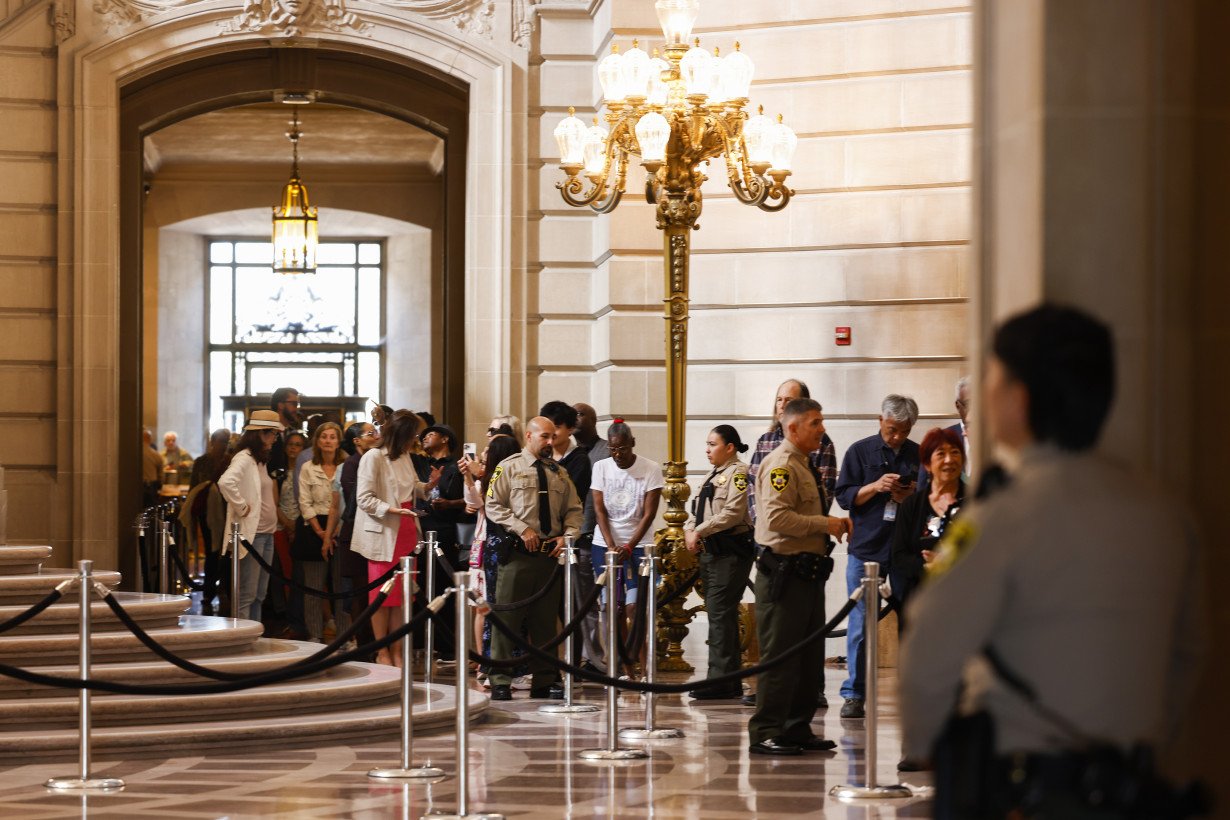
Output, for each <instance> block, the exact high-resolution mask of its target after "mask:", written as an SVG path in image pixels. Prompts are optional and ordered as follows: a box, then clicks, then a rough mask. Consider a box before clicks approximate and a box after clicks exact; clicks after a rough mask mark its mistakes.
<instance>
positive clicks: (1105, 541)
mask: <svg viewBox="0 0 1230 820" xmlns="http://www.w3.org/2000/svg"><path fill="white" fill-rule="evenodd" d="M983 388H984V391H983V392H984V395H983V402H985V404H984V405H983V408H984V410H983V412H984V415H983V423H984V424H985V426H986V429H987V431H988V433H989V435H990V436H991V437H992V439H993V440H994V441H995V442H996V444H998V445H999V447H1000V449H1001V451H1003V452H1006V453H1011V454H1012V455H1013V456H1014V457H1015V458H1014V460H1015V461H1017V465H1016V467H1015V468H1014V469H1013V471H1012V474H1011V477H1010V479H1009V483H1008V484H1007V485H1006V486H1005V487H1004V488H1003V489H1000V490H999V491H997V492H996V493H995V494H994V495H992V496H990V497H988V498H986V499H985V500H980V501H976V502H974V504H973V505H971V506H969V507H968V508H967V509H966V510H965V511H964V512H965V514H964V515H963V517H962V518H961V519H959V520H958V521H957V522H955V523H954V524H953V525H951V526H950V527H949V528H948V530H947V531H946V532H945V535H944V538H943V539H942V540H941V542H940V546H939V549H938V552H937V555H936V557H935V559H934V560H933V561H932V563H931V564H930V565H929V567H928V568H929V571H928V573H927V575H928V577H927V578H926V579H925V580H924V582H923V584H922V586H921V588H920V591H919V592H918V594H917V595H916V596H915V597H914V598H913V599H912V600H911V602H910V606H909V613H908V614H909V618H908V622H909V624H910V627H909V629H908V630H907V631H906V635H905V641H904V643H903V644H902V647H901V655H900V664H899V667H900V668H899V670H898V673H899V692H900V704H901V725H902V735H903V746H904V751H905V754H906V757H907V758H911V759H915V760H925V759H927V758H929V757H931V756H932V754H933V750H934V751H935V753H936V755H937V758H936V763H937V772H936V798H937V802H940V803H943V805H944V806H945V807H946V808H945V809H944V810H943V811H941V810H939V809H938V807H937V811H936V816H946V817H977V818H994V817H1004V816H1006V815H1009V814H1011V816H1014V817H1048V818H1050V817H1063V818H1094V817H1097V818H1104V817H1106V818H1108V817H1115V818H1118V817H1123V816H1128V815H1129V814H1130V816H1132V817H1162V816H1165V817H1180V816H1187V815H1186V814H1183V813H1182V812H1179V813H1176V812H1175V811H1174V801H1171V805H1170V806H1167V807H1165V810H1164V811H1163V810H1160V809H1159V810H1153V809H1151V808H1147V807H1146V808H1141V807H1139V806H1137V807H1127V806H1118V805H1115V803H1114V801H1115V800H1117V799H1119V797H1120V796H1121V795H1123V794H1126V793H1130V792H1131V791H1132V790H1130V789H1129V790H1120V789H1117V788H1110V789H1103V788H1101V786H1102V783H1101V779H1095V780H1090V778H1089V777H1087V774H1088V773H1089V772H1090V771H1092V768H1089V766H1088V764H1089V763H1090V760H1089V759H1088V756H1087V755H1086V754H1084V753H1083V750H1084V749H1085V748H1086V739H1092V740H1093V741H1102V742H1108V743H1110V744H1113V745H1116V746H1119V747H1120V748H1122V749H1125V750H1126V749H1127V748H1128V747H1129V746H1130V745H1132V744H1135V743H1140V742H1146V743H1150V744H1152V745H1154V746H1161V745H1163V744H1164V743H1165V742H1166V741H1167V740H1172V739H1173V730H1174V729H1175V728H1176V726H1177V725H1178V722H1179V721H1180V720H1181V719H1182V718H1183V712H1184V710H1185V708H1186V707H1187V705H1188V704H1189V703H1190V694H1191V692H1192V688H1193V685H1194V676H1195V671H1196V669H1197V663H1196V661H1197V660H1198V656H1199V633H1200V618H1199V617H1198V613H1197V607H1196V602H1195V601H1194V600H1193V596H1192V595H1191V594H1190V590H1187V589H1185V585H1188V584H1190V583H1191V581H1193V580H1195V579H1198V578H1199V571H1198V568H1197V550H1196V545H1195V544H1194V543H1193V539H1192V537H1191V530H1190V527H1187V526H1185V523H1184V520H1183V515H1182V514H1181V512H1180V510H1181V507H1180V506H1179V505H1177V504H1175V503H1173V502H1169V501H1167V500H1166V495H1165V493H1164V492H1163V491H1161V490H1160V488H1158V487H1156V486H1153V483H1152V482H1151V481H1150V480H1148V479H1145V478H1141V477H1139V476H1136V475H1134V474H1132V473H1131V472H1130V471H1128V470H1127V469H1125V468H1124V467H1122V466H1121V465H1119V464H1117V463H1115V462H1114V461H1111V460H1110V459H1107V458H1104V457H1102V456H1099V455H1096V454H1095V453H1094V452H1093V448H1094V445H1095V444H1096V442H1097V439H1098V436H1099V434H1100V432H1101V429H1102V425H1103V422H1104V421H1105V419H1106V415H1107V413H1108V411H1109V408H1110V404H1111V400H1112V397H1113V395H1114V351H1113V346H1112V342H1111V337H1110V333H1109V331H1108V330H1107V328H1106V327H1105V326H1104V325H1102V324H1100V323H1098V322H1097V321H1095V320H1094V319H1092V318H1090V317H1089V316H1087V315H1085V314H1083V313H1080V312H1078V311H1075V310H1072V309H1068V308H1057V307H1051V306H1044V307H1040V308H1037V309H1035V310H1033V311H1030V312H1029V313H1025V314H1022V315H1020V316H1017V317H1014V318H1013V319H1010V320H1009V321H1008V322H1007V323H1006V324H1004V325H1003V326H1002V327H1001V328H1000V329H999V330H998V331H997V333H996V335H995V338H994V341H993V345H992V351H991V356H990V357H989V359H988V363H987V369H986V374H985V378H984V384H983ZM1142 499H1147V500H1148V503H1141V502H1142ZM984 648H985V649H989V650H990V654H989V655H988V654H987V653H985V652H984ZM991 658H994V659H995V661H996V663H997V664H998V666H999V669H998V670H997V669H996V667H995V665H993V664H992V663H991V662H990V659H991ZM1004 671H1006V672H1007V673H1008V674H1007V676H1005V675H1004V674H1003V672H1004ZM1012 678H1015V679H1018V680H1019V681H1022V682H1024V683H1025V684H1027V685H1028V687H1030V688H1032V689H1033V690H1034V692H1035V695H1036V699H1037V704H1038V705H1032V704H1031V703H1030V701H1029V700H1028V699H1027V698H1026V697H1025V696H1024V695H1023V694H1022V693H1021V692H1019V691H1018V690H1016V689H1014V688H1013V687H1012V685H1011V684H1010V683H1009V681H1010V680H1011V679H1012ZM961 684H963V685H964V693H963V696H962V697H961V699H960V707H959V709H958V712H959V713H960V714H962V715H968V714H971V713H973V712H975V711H985V713H986V714H988V715H989V716H990V718H991V719H992V721H993V722H994V727H995V732H994V748H987V749H970V748H964V749H963V751H962V753H961V756H962V758H963V759H965V760H971V759H972V760H985V761H987V763H986V765H985V766H983V767H981V768H982V769H983V770H984V772H985V776H983V777H976V778H974V779H975V780H977V781H979V782H970V779H971V776H970V775H969V774H968V772H966V773H965V774H964V781H963V782H958V781H957V780H956V779H953V780H950V779H949V778H948V777H947V776H946V775H945V772H946V771H947V770H950V769H952V770H954V771H955V768H957V767H950V766H949V765H947V764H946V762H945V761H947V760H955V759H956V756H955V755H953V754H949V751H951V750H952V749H953V744H954V743H955V741H949V743H948V744H947V746H948V750H946V749H945V744H941V746H940V747H939V748H938V749H934V745H935V742H936V740H937V738H938V736H939V735H940V730H941V727H942V726H943V725H944V723H945V720H946V719H947V718H948V716H949V712H950V710H951V709H952V708H953V707H954V702H955V701H956V695H957V692H958V687H959V685H961ZM1039 705H1040V706H1041V707H1043V708H1045V709H1046V710H1049V711H1050V712H1052V713H1057V714H1058V715H1059V716H1060V720H1061V721H1062V722H1066V723H1067V724H1068V728H1065V727H1064V726H1063V725H1061V723H1060V722H1057V721H1055V720H1053V719H1048V718H1047V717H1046V716H1045V715H1044V714H1043V711H1042V709H1040V708H1039ZM975 734H977V736H980V737H988V736H989V735H988V734H987V733H966V735H965V736H966V737H971V736H974V735H975ZM957 736H958V733H953V734H950V735H949V737H950V738H956V737H957ZM957 745H961V746H963V747H968V746H970V745H971V744H970V743H968V742H966V743H960V744H957ZM972 745H977V744H972ZM959 768H962V769H965V768H968V767H964V766H963V767H959ZM1097 768H1098V770H1100V772H1101V773H1102V775H1103V776H1105V774H1106V773H1107V772H1108V771H1109V770H1110V769H1109V767H1108V766H1107V765H1106V761H1105V759H1104V758H1101V759H1099V762H1098V763H1097ZM958 774H960V773H958ZM1128 779H1129V780H1135V781H1137V782H1138V775H1137V774H1136V773H1135V772H1133V773H1131V774H1129V775H1128ZM1082 782H1084V783H1089V784H1090V787H1091V788H1092V789H1094V790H1096V791H1099V792H1101V793H1100V794H1098V795H1093V798H1094V800H1093V802H1097V801H1101V805H1098V806H1094V805H1092V804H1091V801H1090V800H1089V798H1090V796H1091V795H1089V794H1085V793H1082V787H1081V784H1082ZM1140 791H1141V793H1144V792H1147V791H1148V790H1147V789H1144V790H1140ZM987 795H989V804H988V803H987V802H982V798H983V797H985V796H987ZM1129 809H1132V810H1130V811H1129Z"/></svg>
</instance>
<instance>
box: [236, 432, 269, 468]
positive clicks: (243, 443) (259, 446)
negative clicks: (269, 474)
mask: <svg viewBox="0 0 1230 820" xmlns="http://www.w3.org/2000/svg"><path fill="white" fill-rule="evenodd" d="M262 432H264V431H263V430H245V431H244V434H243V435H242V436H240V437H239V442H238V443H237V444H236V445H235V452H236V453H238V452H239V451H240V450H247V451H248V452H250V453H251V454H252V458H254V459H255V460H256V463H257V464H264V463H265V462H266V461H268V460H269V449H270V448H268V447H266V446H265V442H264V441H262V440H261V433H262Z"/></svg>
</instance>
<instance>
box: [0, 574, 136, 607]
mask: <svg viewBox="0 0 1230 820" xmlns="http://www.w3.org/2000/svg"><path fill="white" fill-rule="evenodd" d="M76 577H77V572H76V571H75V570H71V569H44V570H42V571H41V572H39V573H38V574H37V575H0V606H20V605H21V604H26V605H29V604H36V603H38V602H39V601H41V600H42V599H43V598H45V597H46V596H47V593H48V592H51V590H52V589H54V588H55V586H56V584H58V583H60V582H61V581H63V580H64V579H65V578H76ZM93 577H94V580H95V581H100V582H102V583H104V584H106V585H107V586H108V587H110V588H111V589H115V588H116V587H117V586H119V584H120V578H121V575H120V574H119V573H118V572H114V571H112V570H100V571H98V572H95V573H94V575H93ZM77 586H78V585H76V584H74V585H73V586H71V587H69V588H68V589H66V590H65V591H64V597H63V598H61V599H60V600H61V601H75V600H77Z"/></svg>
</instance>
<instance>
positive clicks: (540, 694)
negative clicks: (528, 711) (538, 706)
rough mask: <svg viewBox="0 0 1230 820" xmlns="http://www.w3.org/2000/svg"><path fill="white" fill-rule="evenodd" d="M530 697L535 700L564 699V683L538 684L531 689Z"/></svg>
mask: <svg viewBox="0 0 1230 820" xmlns="http://www.w3.org/2000/svg"><path fill="white" fill-rule="evenodd" d="M530 697H531V698H534V699H535V700H563V699H564V685H563V684H561V683H553V684H551V685H550V686H537V687H535V688H533V689H531V690H530Z"/></svg>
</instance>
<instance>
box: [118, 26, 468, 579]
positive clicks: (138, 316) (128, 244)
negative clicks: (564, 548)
mask: <svg viewBox="0 0 1230 820" xmlns="http://www.w3.org/2000/svg"><path fill="white" fill-rule="evenodd" d="M288 93H290V94H295V93H309V94H311V95H312V96H313V97H314V98H315V99H316V100H317V101H318V102H321V103H328V104H332V105H341V106H347V107H350V108H355V109H364V110H367V111H371V112H375V113H378V114H383V115H385V116H388V117H392V118H394V119H398V120H402V121H405V122H408V123H411V124H413V125H415V126H416V127H418V128H421V129H423V130H425V131H428V132H429V133H431V134H433V135H435V136H437V137H439V138H440V139H441V140H442V141H443V145H444V160H443V170H442V172H441V177H442V179H441V190H442V196H441V200H440V201H441V209H442V214H441V218H440V220H439V222H440V224H441V226H442V228H441V231H440V234H441V236H440V250H441V256H442V259H441V265H440V269H441V270H440V273H441V276H440V281H439V294H438V297H437V299H436V300H435V303H434V305H433V314H434V318H435V321H433V323H432V334H433V337H434V338H433V341H434V342H435V344H433V345H432V348H433V357H432V371H433V373H435V374H436V375H437V376H438V381H439V384H440V386H441V390H440V391H439V405H438V407H437V408H433V409H434V410H436V411H437V412H438V413H440V414H441V415H442V417H444V418H457V419H462V418H464V417H465V407H464V401H465V394H464V377H465V372H466V364H465V362H466V351H465V334H464V327H465V271H466V259H465V256H466V244H465V240H466V234H465V217H466V198H465V192H466V166H467V156H466V154H467V135H468V119H469V115H470V99H469V87H468V85H467V84H466V83H464V82H463V81H461V80H458V79H456V78H452V77H449V76H446V75H444V74H443V73H441V72H439V71H436V70H434V69H432V68H430V67H429V66H426V65H424V64H422V63H418V62H416V61H413V60H410V59H407V58H399V57H396V56H391V55H387V54H385V55H373V54H367V53H359V52H354V51H342V50H337V49H330V48H268V47H259V48H243V49H240V50H232V51H228V52H223V53H216V54H210V55H208V56H203V57H198V58H195V59H190V60H186V61H183V62H177V63H175V64H173V65H169V66H166V67H163V68H160V69H158V70H156V71H154V72H152V73H149V74H146V75H144V76H142V77H140V78H139V79H134V80H133V81H131V82H128V83H126V84H123V85H121V87H120V89H119V97H120V99H119V149H120V248H119V251H120V252H119V264H120V268H119V282H118V285H119V300H118V302H119V325H120V327H121V328H122V329H123V332H121V333H120V335H119V350H118V371H119V372H118V376H119V381H118V391H117V396H116V398H117V404H118V407H117V410H118V419H119V438H120V446H119V448H118V452H119V463H118V465H117V466H118V474H119V479H120V480H119V482H118V484H119V487H118V489H119V492H118V511H117V512H118V521H119V522H120V538H119V545H120V553H119V555H118V558H119V565H120V566H121V567H130V566H132V563H133V561H132V555H131V554H130V552H131V549H132V546H131V544H132V542H131V539H130V538H126V537H125V535H126V529H127V524H128V522H130V521H132V520H133V518H134V516H135V515H136V513H137V512H138V511H139V509H140V505H141V498H140V492H139V480H138V478H137V477H138V476H139V471H140V466H141V465H140V461H139V451H137V450H136V449H135V447H133V446H132V445H131V443H132V442H136V441H137V440H139V431H140V426H141V419H142V416H143V413H142V401H143V398H142V384H143V364H142V345H143V341H142V339H143V334H142V332H141V329H142V293H143V289H144V279H145V275H144V272H143V263H142V260H143V257H144V253H143V206H144V201H145V196H146V193H145V191H146V188H145V178H144V173H143V169H144V163H143V149H144V140H145V138H146V137H147V136H148V135H150V134H152V133H155V132H157V131H159V130H160V129H163V128H166V127H168V126H171V125H173V124H174V123H177V122H181V121H183V120H186V119H188V118H191V117H195V116H198V115H201V114H205V113H207V112H211V111H217V110H219V109H225V108H231V107H234V106H237V105H245V104H251V103H259V102H269V101H273V100H277V99H280V98H282V97H283V96H284V95H286V94H288ZM396 300H397V296H396V294H395V293H390V294H389V296H388V301H389V304H390V308H391V309H396V307H395V306H396ZM134 329H136V332H134Z"/></svg>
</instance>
